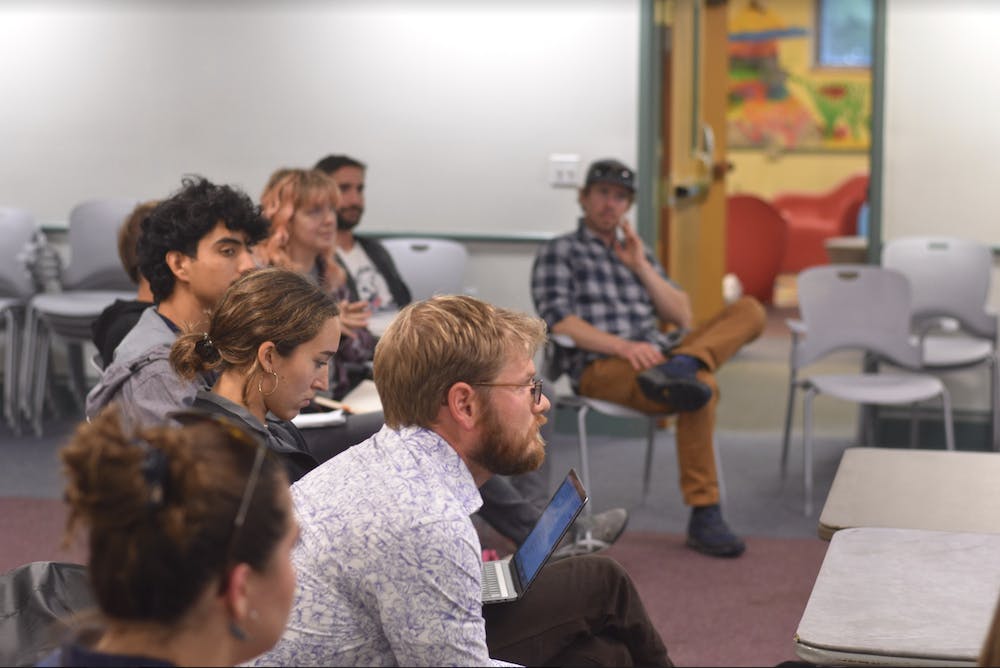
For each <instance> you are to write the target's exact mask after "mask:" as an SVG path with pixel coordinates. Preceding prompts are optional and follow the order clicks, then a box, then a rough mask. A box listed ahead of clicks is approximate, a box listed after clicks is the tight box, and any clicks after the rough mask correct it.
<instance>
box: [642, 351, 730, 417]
mask: <svg viewBox="0 0 1000 668" xmlns="http://www.w3.org/2000/svg"><path fill="white" fill-rule="evenodd" d="M699 366H700V363H699V362H698V360H697V359H695V358H694V357H691V356H689V355H675V356H673V357H671V358H670V359H669V360H667V361H666V362H664V363H663V364H660V365H659V366H654V367H652V368H650V369H646V370H645V371H643V372H642V373H640V374H639V376H638V378H637V381H638V383H639V389H640V390H642V393H643V394H645V395H646V396H647V397H648V398H650V399H652V400H653V401H657V402H660V403H667V404H669V405H670V407H671V408H673V409H674V410H675V411H678V412H684V411H696V410H698V409H699V408H701V407H702V406H704V405H705V404H707V403H708V400H709V399H711V398H712V388H710V387H709V386H708V385H706V384H705V383H703V382H701V381H700V380H698V378H697V377H696V376H695V374H696V373H697V371H698V368H699Z"/></svg>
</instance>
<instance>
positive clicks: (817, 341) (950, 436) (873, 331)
mask: <svg viewBox="0 0 1000 668" xmlns="http://www.w3.org/2000/svg"><path fill="white" fill-rule="evenodd" d="M798 292H799V308H800V311H801V314H802V322H790V323H789V325H790V327H791V329H792V350H791V360H790V379H789V381H790V382H789V394H788V408H787V411H786V415H785V433H784V438H783V443H782V451H781V473H782V476H784V475H785V474H786V472H787V468H788V450H789V439H790V433H791V424H792V415H793V411H794V405H795V404H794V400H795V393H796V391H797V390H798V389H802V390H804V398H803V483H804V488H805V508H804V510H805V514H806V515H810V514H811V513H812V475H813V471H812V462H813V434H812V406H813V400H814V398H815V397H816V396H817V395H819V394H825V395H829V396H832V397H836V398H838V399H842V400H846V401H854V402H857V403H860V404H863V405H909V406H911V407H912V408H913V410H914V411H915V410H916V405H917V403H918V402H923V401H927V400H930V399H934V398H936V397H939V398H940V403H941V406H942V410H943V418H944V433H945V447H946V448H947V449H948V450H954V449H955V437H954V427H953V424H952V414H951V400H950V397H949V394H948V390H947V388H946V387H945V386H944V384H943V383H942V382H941V380H940V379H938V378H937V377H935V376H933V375H928V374H925V373H921V372H922V371H923V370H924V369H925V368H926V367H925V355H924V353H923V350H922V348H921V346H920V343H919V342H918V341H917V340H916V339H915V337H913V336H912V335H911V329H910V324H911V319H912V316H913V308H912V303H913V300H912V297H911V288H910V282H909V280H908V279H907V277H906V276H905V275H904V274H902V273H901V272H899V271H897V270H895V269H890V268H886V267H878V266H871V265H846V264H845V265H831V266H824V267H813V268H811V269H807V270H805V271H803V272H802V273H800V274H799V277H798ZM840 350H858V351H862V352H865V353H868V354H872V355H874V356H875V357H876V358H877V359H879V360H884V361H887V362H890V363H892V364H894V365H896V366H898V367H902V368H904V369H907V370H908V371H909V372H908V373H856V374H822V375H816V374H810V375H807V376H805V377H800V374H801V373H802V370H803V369H804V368H805V367H807V366H809V365H811V364H813V363H814V362H817V361H819V360H821V359H823V358H825V357H827V356H828V355H830V354H831V353H834V352H836V351H840ZM869 415H870V412H869ZM916 424H917V423H916V421H915V420H914V421H913V422H912V423H911V427H912V428H911V446H913V445H916V442H917V436H918V433H917V429H916ZM864 431H865V432H866V433H867V434H868V442H869V445H874V444H873V443H871V441H872V440H873V438H872V436H873V433H874V429H873V426H872V425H871V424H870V423H869V424H868V425H867V429H865V430H864Z"/></svg>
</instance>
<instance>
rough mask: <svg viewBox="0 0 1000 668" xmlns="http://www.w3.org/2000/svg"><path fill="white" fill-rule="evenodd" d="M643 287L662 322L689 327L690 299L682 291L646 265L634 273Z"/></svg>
mask: <svg viewBox="0 0 1000 668" xmlns="http://www.w3.org/2000/svg"><path fill="white" fill-rule="evenodd" d="M636 274H637V276H638V277H639V280H640V281H641V282H642V285H643V287H645V288H646V292H647V293H648V294H649V298H650V299H651V300H652V302H653V308H654V309H656V315H657V317H659V318H660V320H662V321H663V322H667V323H671V324H674V325H677V326H678V327H682V328H689V327H691V321H692V318H693V316H692V313H691V299H690V298H689V297H688V296H687V293H686V292H684V291H683V290H681V289H679V288H676V287H674V285H673V284H672V283H671V282H670V281H668V280H666V279H665V278H663V276H661V275H660V274H659V273H658V272H657V271H656V269H654V268H653V267H652V265H649V264H647V265H646V266H645V267H643V268H642V269H641V270H640V271H638V272H636Z"/></svg>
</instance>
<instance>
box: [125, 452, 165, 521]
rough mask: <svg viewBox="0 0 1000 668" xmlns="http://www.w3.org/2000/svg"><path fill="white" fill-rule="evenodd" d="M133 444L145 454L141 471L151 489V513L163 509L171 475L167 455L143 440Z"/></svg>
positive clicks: (148, 503) (140, 466)
mask: <svg viewBox="0 0 1000 668" xmlns="http://www.w3.org/2000/svg"><path fill="white" fill-rule="evenodd" d="M132 442H133V443H134V444H135V445H137V446H139V448H140V449H141V450H142V451H143V453H144V454H143V458H142V464H140V465H139V470H140V471H142V477H143V479H144V480H145V481H146V487H147V488H148V489H149V496H148V498H147V500H146V506H147V508H148V509H149V510H150V511H151V512H152V511H156V510H159V509H160V508H162V507H163V505H164V501H165V500H166V496H167V493H166V487H167V480H168V476H169V474H170V469H169V462H168V461H167V453H165V452H164V451H163V450H161V449H160V448H155V447H153V446H152V445H151V444H150V443H149V441H146V440H144V439H141V438H135V439H133V441H132Z"/></svg>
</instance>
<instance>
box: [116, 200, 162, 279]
mask: <svg viewBox="0 0 1000 668" xmlns="http://www.w3.org/2000/svg"><path fill="white" fill-rule="evenodd" d="M159 203H160V201H159V200H150V201H148V202H142V203H141V204H139V205H138V206H136V207H135V208H134V209H132V213H130V214H129V216H128V218H126V219H125V222H124V223H122V226H121V227H120V228H118V259H119V260H121V263H122V267H124V269H125V273H126V274H128V277H129V278H131V279H132V282H133V283H138V282H139V277H140V273H139V234H140V233H141V232H142V221H143V219H144V218H145V217H146V216H148V215H149V214H150V213H151V212H152V211H153V209H155V208H156V205H157V204H159Z"/></svg>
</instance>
